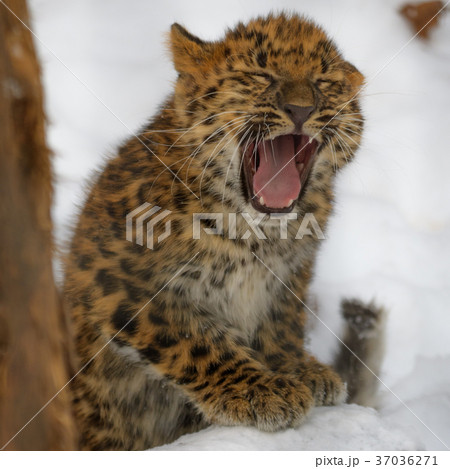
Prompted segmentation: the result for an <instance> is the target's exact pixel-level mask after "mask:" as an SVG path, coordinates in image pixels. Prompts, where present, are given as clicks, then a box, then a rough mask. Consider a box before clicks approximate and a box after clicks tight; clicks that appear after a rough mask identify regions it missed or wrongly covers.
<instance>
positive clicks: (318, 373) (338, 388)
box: [300, 359, 347, 406]
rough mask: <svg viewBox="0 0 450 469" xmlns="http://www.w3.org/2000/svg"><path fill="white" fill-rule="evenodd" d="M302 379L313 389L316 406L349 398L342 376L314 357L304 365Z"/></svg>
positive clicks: (333, 403)
mask: <svg viewBox="0 0 450 469" xmlns="http://www.w3.org/2000/svg"><path fill="white" fill-rule="evenodd" d="M300 379H301V382H302V383H304V384H305V385H306V386H308V388H309V389H310V390H311V392H312V394H313V396H314V404H315V405H316V406H322V405H338V404H342V403H344V402H345V400H346V398H347V386H346V384H345V383H344V382H343V381H342V379H341V378H340V376H339V375H338V374H337V373H336V372H335V371H334V370H333V369H332V368H331V367H329V366H328V365H323V364H322V363H319V362H317V361H316V360H314V359H311V361H309V362H308V363H306V364H305V365H304V366H303V367H302V369H301V371H300Z"/></svg>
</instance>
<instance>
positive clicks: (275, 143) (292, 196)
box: [243, 134, 319, 213]
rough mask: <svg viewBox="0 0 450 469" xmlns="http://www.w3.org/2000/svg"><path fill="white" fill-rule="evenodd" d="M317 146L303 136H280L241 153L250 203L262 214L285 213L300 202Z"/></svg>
mask: <svg viewBox="0 0 450 469" xmlns="http://www.w3.org/2000/svg"><path fill="white" fill-rule="evenodd" d="M318 146H319V144H318V142H317V140H315V139H313V138H310V137H308V136H307V135H303V134H300V135H296V134H287V135H280V136H279V137H276V138H274V139H273V140H263V141H262V142H260V143H258V145H255V143H254V142H253V143H251V144H250V145H248V146H247V147H246V148H245V149H244V154H243V158H244V162H243V166H244V178H245V182H246V186H247V190H248V194H249V198H250V202H251V204H252V206H253V208H255V209H256V210H258V211H259V212H262V213H288V212H291V211H292V209H293V208H294V205H295V203H296V201H297V200H298V199H299V198H300V196H301V194H302V192H303V190H304V188H305V185H306V181H307V179H308V176H309V173H310V171H311V168H312V165H313V163H314V159H315V156H316V154H317V148H318Z"/></svg>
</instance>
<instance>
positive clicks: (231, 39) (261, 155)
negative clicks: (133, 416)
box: [170, 14, 363, 213]
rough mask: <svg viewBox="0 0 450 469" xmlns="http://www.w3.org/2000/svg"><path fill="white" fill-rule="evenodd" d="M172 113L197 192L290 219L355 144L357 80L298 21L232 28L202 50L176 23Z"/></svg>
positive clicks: (313, 29)
mask: <svg viewBox="0 0 450 469" xmlns="http://www.w3.org/2000/svg"><path fill="white" fill-rule="evenodd" d="M170 47H171V51H172V55H173V61H174V65H175V68H176V70H177V71H178V74H179V76H178V80H177V84H176V90H175V95H174V103H175V109H176V112H177V116H178V118H179V120H180V124H181V126H182V127H185V128H186V129H187V131H186V133H185V134H184V136H185V138H186V139H187V140H188V142H189V144H190V145H191V146H192V147H194V150H193V151H192V153H191V155H190V158H191V159H192V160H193V161H192V162H191V163H194V164H193V167H197V170H198V171H200V172H199V177H200V175H201V177H200V178H201V180H202V184H203V187H200V189H201V190H202V191H207V192H208V193H210V194H212V195H213V196H214V197H215V198H217V199H220V200H221V201H222V202H224V203H226V204H228V205H229V206H232V207H234V208H235V209H236V208H237V209H240V210H249V211H256V212H262V213H273V212H276V213H283V212H290V211H292V210H293V209H294V207H296V206H297V205H298V204H299V203H300V202H301V201H302V199H303V198H304V196H305V193H306V192H307V189H308V186H309V185H310V184H311V182H312V180H313V179H314V178H315V177H316V176H317V177H319V176H320V177H323V174H324V172H326V171H328V172H329V173H333V172H334V171H335V170H336V169H337V168H340V167H342V166H343V165H344V164H345V163H346V162H347V161H348V160H350V159H351V158H352V156H353V154H354V152H355V150H356V148H357V146H358V144H359V141H360V136H361V132H362V122H363V119H362V116H361V114H360V110H359V104H358V100H357V96H358V93H359V90H360V87H361V85H362V83H363V76H362V75H361V73H359V72H358V70H357V69H356V68H355V67H354V66H353V65H351V64H350V63H348V62H347V61H345V60H344V59H343V58H342V56H341V55H340V53H339V51H338V50H337V48H336V46H335V45H334V43H333V42H332V41H331V40H330V39H328V37H327V36H326V34H325V33H324V32H323V31H322V29H320V28H319V27H317V26H316V25H315V24H313V23H312V22H310V21H308V20H306V19H304V18H301V17H299V16H295V15H293V16H287V15H284V14H282V15H279V16H269V17H266V18H258V19H255V20H253V21H251V22H250V23H248V24H246V25H244V24H238V26H237V27H236V28H235V29H233V30H229V31H228V32H227V34H226V36H225V38H224V39H223V40H222V41H220V42H205V41H202V40H201V39H199V38H197V37H195V36H193V35H192V34H190V33H189V32H188V31H186V30H185V29H184V28H183V27H181V26H180V25H178V24H174V25H173V26H172V30H171V36H170Z"/></svg>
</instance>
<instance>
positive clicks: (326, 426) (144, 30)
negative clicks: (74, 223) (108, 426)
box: [30, 0, 450, 450]
mask: <svg viewBox="0 0 450 469" xmlns="http://www.w3.org/2000/svg"><path fill="white" fill-rule="evenodd" d="M30 3H31V7H32V12H33V16H34V26H33V27H34V30H35V32H36V34H37V35H38V37H39V39H40V40H41V41H42V43H39V42H38V47H39V52H40V56H41V59H42V63H43V68H44V84H45V91H46V96H47V112H48V116H49V120H50V126H49V141H50V145H51V147H52V148H53V150H54V152H55V173H56V203H55V207H54V218H55V224H56V236H57V239H58V241H59V242H60V243H64V242H65V241H66V240H67V238H68V226H69V222H70V221H71V220H73V216H74V212H75V210H76V204H80V202H81V201H82V194H83V191H82V187H83V184H84V183H85V181H86V180H87V177H88V175H89V174H90V173H91V172H92V171H93V169H95V168H96V167H98V166H99V165H100V164H101V162H102V161H103V160H104V158H105V156H107V155H108V154H111V153H112V152H113V151H114V148H115V146H116V145H117V143H118V142H120V141H121V140H122V139H123V138H125V137H126V136H127V135H129V134H130V133H131V132H132V131H135V130H137V128H138V127H139V125H140V124H141V123H142V122H143V121H144V120H145V119H146V118H148V117H149V116H150V115H151V114H152V113H154V111H155V110H156V108H157V105H158V104H159V103H160V102H161V100H162V98H163V97H164V96H165V95H166V94H167V93H168V92H169V90H170V87H171V83H172V80H173V79H174V78H175V74H174V72H173V70H172V68H171V64H170V60H169V58H168V55H167V53H166V52H165V48H164V45H163V34H164V33H165V32H166V31H168V29H169V26H170V24H171V23H172V22H174V21H177V22H180V23H183V24H184V25H185V26H187V27H188V28H189V29H190V30H191V31H192V32H193V33H195V34H198V35H200V36H202V37H203V38H205V39H215V38H219V37H220V36H221V34H222V32H223V31H224V28H225V27H227V26H232V25H233V24H234V23H235V22H236V21H238V20H245V19H247V18H249V17H250V16H252V15H255V14H261V13H265V12H267V11H269V10H270V9H281V8H290V9H294V10H296V11H299V12H301V13H305V14H308V15H310V16H311V17H312V18H314V19H315V20H316V21H317V22H318V23H320V24H322V25H323V26H324V27H325V29H326V30H327V31H328V32H329V34H330V35H331V36H332V37H334V38H335V40H336V41H337V43H338V44H339V45H340V46H341V48H342V50H343V51H344V54H345V56H346V57H347V58H348V59H349V60H350V61H352V62H353V63H354V64H356V65H357V66H358V68H359V69H360V70H361V71H362V72H363V73H364V74H365V75H366V77H367V79H368V87H367V90H366V93H365V97H364V109H365V114H366V116H367V120H368V125H367V132H366V134H365V141H364V145H363V148H362V149H361V151H360V152H359V155H358V159H357V161H356V162H355V163H354V164H353V165H352V166H351V167H349V168H348V169H347V170H346V171H345V172H344V173H343V174H342V175H341V177H340V179H339V184H338V209H337V210H336V214H335V216H334V218H333V221H332V223H331V226H330V230H329V232H328V240H327V241H326V242H325V244H324V246H323V249H322V251H321V256H320V260H319V265H318V268H317V277H316V280H315V284H314V291H315V294H316V296H317V298H318V300H317V303H318V307H319V311H320V315H321V318H322V320H323V321H324V322H326V324H327V325H328V326H329V327H330V329H332V330H333V331H335V332H336V333H339V331H340V326H341V322H340V319H339V315H338V303H339V299H340V298H341V297H342V296H357V297H360V298H363V299H372V298H375V299H376V300H377V301H378V302H379V303H381V304H384V305H386V306H387V307H388V309H389V318H388V337H387V348H386V359H385V362H384V366H383V370H382V373H381V376H380V377H381V379H382V381H383V382H384V383H385V385H386V387H384V386H381V389H380V404H379V408H378V411H374V410H372V409H366V408H361V407H357V406H354V405H352V406H348V405H343V406H340V407H336V408H329V409H317V410H315V411H314V412H313V414H312V415H311V418H310V419H309V421H308V422H307V423H306V424H305V425H304V426H302V427H301V428H299V429H297V430H289V431H285V432H281V433H277V434H273V435H272V434H270V435H269V434H263V433H260V432H258V431H256V430H254V429H245V428H218V427H214V428H209V429H207V430H205V431H203V432H201V433H198V434H194V435H188V436H185V437H183V438H181V439H180V440H178V441H177V442H175V443H174V444H172V445H170V446H169V447H167V449H197V450H198V449H273V450H277V449H279V450H287V449H289V450H295V449H316V450H319V449H320V450H343V449H360V450H363V449H366V450H368V449H372V450H374V449H377V450H388V449H435V450H442V449H448V446H450V318H449V317H448V314H449V309H450V293H449V291H450V184H449V183H448V182H449V177H450V176H449V175H450V154H449V153H450V152H449V146H448V140H447V139H448V131H449V130H448V129H449V128H450V127H449V124H450V120H449V117H448V116H449V111H448V110H449V109H450V94H449V90H448V85H449V82H450V49H449V47H448V45H449V44H450V15H447V17H444V18H443V19H442V21H441V24H440V26H439V28H437V29H436V30H435V31H434V32H433V34H432V37H431V40H430V41H429V42H427V43H426V42H423V41H420V40H417V39H416V40H414V41H412V42H411V43H409V44H408V45H406V47H404V46H405V44H407V42H408V41H409V40H410V38H411V37H412V32H411V30H410V29H409V28H408V25H407V24H406V23H405V21H404V20H403V18H401V17H400V16H399V15H398V14H397V12H396V10H397V7H398V5H399V2H398V1H397V0H377V1H373V0H372V1H369V0H365V1H363V0H339V1H336V0H303V1H302V2H299V1H295V0H292V1H288V0H276V1H270V0H260V1H257V0H245V1H244V0H242V1H237V0H227V1H223V0H222V1H221V2H218V1H216V0H214V1H213V0H209V1H207V2H206V1H198V0H191V1H189V2H186V1H181V0H180V1H176V0H165V1H164V2H157V1H153V0H152V1H149V0H145V1H144V0H134V1H133V2H128V1H126V0H95V1H92V0H77V1H75V2H67V1H65V2H64V1H60V0H32V1H31V2H30ZM48 48H50V49H51V50H52V51H53V52H54V54H56V56H57V57H58V58H59V59H60V61H59V60H58V59H57V58H56V57H55V56H54V55H52V53H51V52H50V51H49V49H48ZM69 70H70V71H69ZM76 77H78V78H76ZM82 82H83V83H84V84H83V83H82ZM89 90H91V91H92V92H91V91H89ZM94 95H95V96H96V97H95V96H94ZM311 337H312V338H311V348H312V349H313V350H314V351H315V352H316V353H317V354H318V355H319V356H320V357H321V358H322V359H324V360H330V358H331V357H332V354H333V351H334V349H335V347H336V340H335V338H334V336H333V335H332V334H331V333H330V332H329V331H328V330H327V329H326V328H325V327H323V326H322V325H321V324H320V323H317V324H315V327H314V330H313V331H312V334H311ZM392 392H394V393H395V395H396V396H397V397H396V396H394V394H392ZM446 446H447V448H446Z"/></svg>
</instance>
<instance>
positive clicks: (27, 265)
mask: <svg viewBox="0 0 450 469" xmlns="http://www.w3.org/2000/svg"><path fill="white" fill-rule="evenodd" d="M4 3H5V4H6V5H7V6H8V7H9V8H10V9H11V10H12V11H13V12H14V13H15V14H16V15H17V16H18V17H19V18H20V19H21V20H22V21H23V22H24V23H25V24H27V25H28V24H29V15H28V11H27V6H26V1H25V0H4ZM51 199H52V178H51V167H50V154H49V150H48V148H47V146H46V142H45V118H44V112H43V95H42V88H41V84H40V68H39V64H38V61H37V59H36V54H35V50H34V46H33V41H32V36H31V34H30V32H29V31H28V30H27V29H26V28H25V27H24V26H23V25H22V24H21V23H20V21H19V20H18V19H17V18H15V16H14V15H13V14H12V13H11V12H10V11H8V9H7V8H6V7H5V5H3V4H1V3H0V448H4V449H9V450H63V449H64V450H68V449H76V444H77V432H76V428H75V424H74V420H73V417H72V410H71V404H70V395H69V390H68V387H67V388H65V389H64V390H62V391H61V392H60V393H59V394H58V395H57V396H56V397H55V398H54V399H53V400H52V401H51V403H50V404H49V405H48V406H47V407H46V408H45V409H44V410H43V411H42V412H41V413H39V414H38V415H37V416H36V417H35V418H33V417H34V416H35V414H36V413H37V412H38V411H39V410H40V409H41V408H42V407H43V406H44V405H45V404H46V403H47V402H48V401H49V400H50V399H51V398H52V397H53V396H55V394H57V393H58V391H60V389H61V388H63V386H64V385H65V384H66V383H67V382H68V380H69V379H70V376H71V353H72V352H71V351H72V341H71V338H70V334H69V329H68V327H67V322H66V319H65V316H64V314H63V310H62V305H61V301H60V298H59V294H58V291H57V289H56V287H55V283H54V278H53V270H52V254H53V245H52V223H51V217H50V208H51ZM30 419H32V420H31V421H30ZM25 425H26V426H25ZM24 426H25V427H24ZM23 427H24V428H23ZM17 432H19V433H18V434H17ZM16 434H17V436H15V435H16ZM14 436H15V437H14ZM13 437H14V438H13Z"/></svg>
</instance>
